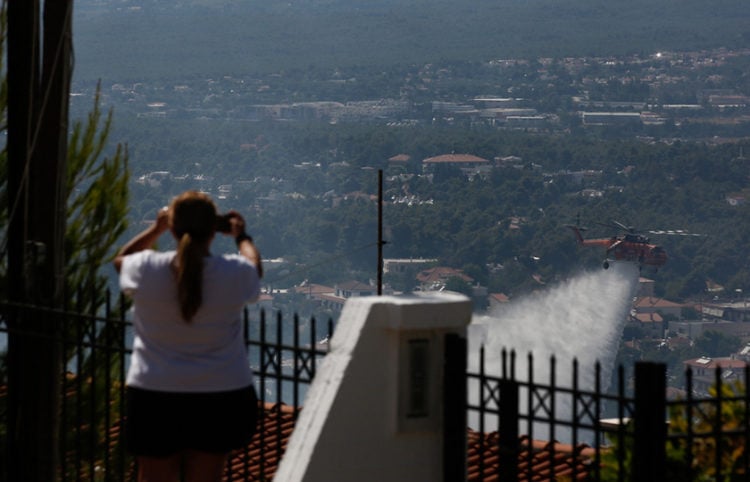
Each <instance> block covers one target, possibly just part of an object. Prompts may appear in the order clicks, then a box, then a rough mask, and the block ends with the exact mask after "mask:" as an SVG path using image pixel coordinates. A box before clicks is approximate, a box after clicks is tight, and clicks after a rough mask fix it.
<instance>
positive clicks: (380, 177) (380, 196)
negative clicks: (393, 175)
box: [378, 169, 385, 296]
mask: <svg viewBox="0 0 750 482" xmlns="http://www.w3.org/2000/svg"><path fill="white" fill-rule="evenodd" d="M384 244H385V242H384V241H383V170H382V169H378V296H380V295H382V294H383V245H384Z"/></svg>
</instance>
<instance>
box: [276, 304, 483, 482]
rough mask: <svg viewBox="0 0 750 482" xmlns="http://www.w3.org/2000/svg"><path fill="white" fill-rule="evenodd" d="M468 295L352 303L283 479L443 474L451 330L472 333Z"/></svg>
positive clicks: (429, 479)
mask: <svg viewBox="0 0 750 482" xmlns="http://www.w3.org/2000/svg"><path fill="white" fill-rule="evenodd" d="M471 311H472V310H471V302H470V301H469V299H468V298H466V297H465V296H463V295H458V294H446V293H431V294H426V295H421V296H409V297H391V296H382V297H367V298H352V299H349V300H347V302H346V304H345V305H344V309H343V311H342V313H341V316H340V318H339V322H338V325H337V327H336V332H335V333H334V336H333V338H332V339H331V342H330V352H329V354H328V355H327V356H326V357H325V359H324V360H323V363H322V364H321V367H320V369H319V371H318V372H317V374H316V376H315V380H314V382H313V384H312V386H311V387H310V390H309V391H308V394H307V398H306V399H305V402H304V408H303V409H302V412H301V415H300V418H299V420H298V421H297V424H296V426H295V429H294V432H293V433H292V437H291V439H290V441H289V446H288V448H287V451H286V453H285V455H284V458H283V460H282V462H281V465H280V467H279V470H278V471H277V473H276V476H275V477H274V480H281V481H284V482H303V481H304V482H313V481H321V482H323V481H325V482H330V481H337V482H346V481H358V482H368V481H373V482H375V481H378V482H382V481H389V482H397V481H404V482H406V481H409V482H419V481H424V482H437V481H441V480H442V442H443V439H442V434H443V430H442V417H443V412H442V388H443V387H442V375H443V368H442V357H443V344H444V343H443V341H444V335H445V334H447V333H457V334H459V335H461V336H463V337H465V335H466V326H467V325H468V324H469V322H470V321H471Z"/></svg>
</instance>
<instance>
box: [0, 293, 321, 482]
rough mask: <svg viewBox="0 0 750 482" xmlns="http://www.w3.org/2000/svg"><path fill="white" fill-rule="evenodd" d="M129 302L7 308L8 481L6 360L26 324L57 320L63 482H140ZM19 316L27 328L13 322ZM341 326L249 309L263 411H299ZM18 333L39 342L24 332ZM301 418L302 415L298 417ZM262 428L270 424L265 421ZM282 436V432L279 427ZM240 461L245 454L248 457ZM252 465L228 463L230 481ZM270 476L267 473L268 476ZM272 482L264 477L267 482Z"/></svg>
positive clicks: (1, 408)
mask: <svg viewBox="0 0 750 482" xmlns="http://www.w3.org/2000/svg"><path fill="white" fill-rule="evenodd" d="M125 306H126V305H125V303H124V302H123V300H122V299H120V300H119V301H118V302H117V303H116V304H112V303H110V298H109V297H107V302H106V303H105V305H104V306H103V307H102V308H101V309H99V310H98V311H97V312H96V313H82V312H81V311H82V310H80V309H75V308H74V309H72V310H63V311H57V310H50V309H46V308H43V307H39V306H27V305H18V304H10V303H0V356H2V358H1V359H0V480H9V478H8V477H9V476H8V475H7V474H6V470H7V467H8V465H9V464H8V460H7V457H8V454H9V452H10V451H9V450H8V444H9V430H8V393H7V386H8V385H7V382H8V380H7V378H8V370H9V369H10V367H8V366H7V363H6V360H5V354H6V352H7V347H8V341H9V340H8V338H9V335H10V334H11V331H12V330H18V328H17V327H18V326H23V323H22V322H23V321H24V320H30V319H34V318H35V317H40V316H41V317H49V316H50V315H52V316H53V317H54V318H55V319H56V320H58V321H59V322H60V324H61V327H60V330H58V331H57V333H58V334H59V335H60V339H61V343H60V346H61V349H60V356H61V360H60V363H61V366H62V367H63V370H62V373H61V374H60V377H61V379H60V381H59V385H58V386H59V387H60V392H61V393H60V397H59V401H60V434H61V435H60V437H59V457H58V460H59V464H60V466H61V469H60V474H59V478H60V480H62V481H87V480H92V481H93V480H97V481H124V480H134V479H135V474H136V469H135V466H134V461H133V460H132V458H131V457H129V456H128V455H127V454H126V453H125V451H124V449H123V447H122V437H121V427H122V418H121V414H122V408H123V404H124V399H125V371H126V367H127V364H128V358H129V357H130V354H131V347H132V339H133V332H132V324H131V322H130V321H129V320H128V317H127V316H126V310H125V308H124V307H125ZM11 317H15V318H17V319H18V320H20V321H21V323H11V322H9V318H11ZM332 332H333V322H332V321H331V320H328V322H327V323H325V324H323V326H322V327H321V326H319V325H318V323H317V322H316V320H315V318H310V319H308V320H300V318H299V317H298V316H296V315H295V316H294V317H293V318H292V319H291V320H285V319H283V318H282V316H281V314H278V316H275V317H267V316H266V314H265V312H263V311H261V310H245V313H244V334H245V341H246V344H247V347H248V356H249V361H250V364H251V366H252V367H253V369H254V372H255V374H256V389H257V391H258V398H259V400H260V402H261V410H262V409H263V406H265V404H266V403H270V404H276V405H281V404H284V405H290V406H292V407H299V406H300V405H301V401H302V400H303V398H304V395H305V393H306V388H307V387H308V386H309V384H310V382H311V381H312V378H313V377H314V375H315V371H316V367H317V363H318V360H319V359H320V358H321V357H322V356H324V355H325V354H326V352H327V340H328V339H329V338H330V336H331V334H332ZM15 334H20V335H23V336H34V334H32V333H24V332H23V331H22V330H21V331H20V332H19V331H16V332H15ZM294 416H295V417H296V412H295V414H294ZM261 423H266V420H265V419H264V418H263V417H261ZM279 430H280V428H279ZM273 432H274V430H273V427H261V431H260V434H261V435H262V434H265V433H273ZM258 445H259V446H260V447H261V448H264V447H272V450H273V451H274V453H268V452H267V451H265V450H260V452H259V453H257V454H254V456H253V460H252V464H254V465H258V466H260V467H261V469H262V468H263V466H264V465H266V461H265V458H266V457H268V458H271V459H273V460H276V461H277V460H279V459H280V458H281V453H279V451H280V450H281V448H280V446H279V445H278V444H264V443H262V441H261V443H259V444H258ZM240 458H242V457H241V454H240ZM244 460H245V466H244V467H237V466H236V465H231V464H228V466H227V472H226V479H227V480H236V479H238V477H237V474H233V473H232V471H242V472H249V469H248V467H247V464H249V463H251V457H249V456H246V457H244ZM262 473H264V471H262V470H261V474H262ZM252 480H265V478H264V477H263V476H262V475H261V476H260V478H259V479H252Z"/></svg>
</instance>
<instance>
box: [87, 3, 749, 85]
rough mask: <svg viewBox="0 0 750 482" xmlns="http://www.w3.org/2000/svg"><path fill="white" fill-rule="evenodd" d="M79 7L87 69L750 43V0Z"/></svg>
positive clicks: (226, 68)
mask: <svg viewBox="0 0 750 482" xmlns="http://www.w3.org/2000/svg"><path fill="white" fill-rule="evenodd" d="M75 14H76V17H75V19H74V31H75V35H74V40H75V47H76V69H75V76H76V78H77V79H79V80H96V79H103V80H105V81H131V82H132V81H143V80H157V79H165V78H190V77H193V76H201V77H206V76H208V77H211V76H221V75H248V74H250V75H253V74H263V73H268V72H282V71H289V70H295V69H300V70H303V71H304V70H306V69H308V68H318V69H325V70H329V69H335V68H343V69H350V68H352V67H355V66H364V67H372V68H377V67H387V68H389V69H390V68H392V67H393V66H395V65H409V64H413V63H418V64H424V63H429V62H457V61H488V60H490V59H505V58H538V57H556V58H560V57H569V56H575V57H582V56H598V55H623V54H631V53H642V52H655V51H659V50H699V49H707V48H716V47H727V48H737V47H746V46H748V45H749V44H750V33H749V32H748V29H747V25H748V24H749V23H750V18H749V17H750V9H748V8H747V2H746V1H745V0H720V1H711V2H707V1H703V0H613V1H608V2H602V1H598V0H566V1H560V0H530V1H523V2H518V1H508V0H502V1H498V0H475V1H471V2H463V1H455V0H398V1H397V0H306V1H291V2H289V1H271V2H269V1H265V0H249V1H229V0H213V1H209V0H204V1H198V0H195V1H191V0H184V1H175V2H161V1H158V0H127V1H114V0H97V1H93V0H82V1H81V2H77V3H76V8H75Z"/></svg>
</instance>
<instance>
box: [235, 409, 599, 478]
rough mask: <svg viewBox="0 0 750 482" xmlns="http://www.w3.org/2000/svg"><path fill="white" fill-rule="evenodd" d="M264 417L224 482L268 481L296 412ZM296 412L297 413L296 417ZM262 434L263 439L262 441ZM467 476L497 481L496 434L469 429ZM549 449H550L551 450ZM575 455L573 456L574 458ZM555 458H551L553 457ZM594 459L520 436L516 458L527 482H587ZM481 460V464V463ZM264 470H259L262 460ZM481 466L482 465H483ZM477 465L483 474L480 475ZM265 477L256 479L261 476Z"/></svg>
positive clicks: (588, 452)
mask: <svg viewBox="0 0 750 482" xmlns="http://www.w3.org/2000/svg"><path fill="white" fill-rule="evenodd" d="M263 413H264V416H263V419H262V420H261V422H260V423H259V430H258V433H257V434H256V435H255V437H254V438H253V441H252V443H251V444H250V445H249V446H248V447H247V449H246V450H245V451H237V452H235V453H234V454H233V455H232V457H231V458H230V466H231V472H230V474H231V476H226V477H225V479H224V480H225V481H226V482H245V481H248V480H271V478H272V477H273V475H274V474H275V473H276V469H277V467H278V464H279V462H280V460H281V457H282V455H283V453H284V450H286V447H287V443H288V441H289V437H290V436H291V435H292V429H293V428H294V422H295V420H296V416H295V411H294V409H292V408H291V407H290V406H288V405H273V404H269V403H267V404H266V405H265V410H264V412H263ZM298 414H299V411H297V415H298ZM261 433H264V434H265V436H264V437H263V438H262V440H263V444H262V445H261ZM467 446H468V452H467V474H468V478H467V480H468V481H472V482H493V481H496V480H498V476H497V469H498V459H499V455H498V452H499V448H498V434H497V432H492V433H488V434H481V433H479V432H475V431H473V430H471V429H469V431H468V434H467ZM550 448H552V449H553V450H552V451H550ZM529 451H531V453H529ZM574 454H576V455H575V456H574ZM553 455H554V456H553ZM593 457H594V449H592V448H590V447H588V446H586V445H579V446H578V447H576V448H575V450H574V448H573V446H571V445H567V444H561V443H557V442H554V443H553V446H552V447H550V444H549V442H542V441H536V440H532V441H531V443H529V439H528V437H521V453H520V454H519V458H518V467H519V471H520V473H521V474H524V473H525V471H526V470H528V467H529V465H528V464H529V460H531V474H532V477H531V478H526V477H522V479H523V480H528V481H542V480H551V478H550V476H551V474H552V467H554V473H555V476H556V477H558V479H556V480H560V479H559V477H568V478H569V479H564V480H573V479H570V477H572V475H573V467H574V466H575V473H576V478H575V480H586V478H587V477H588V475H589V470H590V466H591V462H592V460H593ZM482 459H484V461H483V462H481V460H482ZM262 460H264V462H263V464H264V465H263V467H261V461H262ZM482 463H483V465H482ZM480 465H481V466H482V467H483V473H482V474H480V473H479V470H480ZM261 472H262V473H263V475H264V476H265V477H266V478H265V479H261V478H259V476H260V473H261Z"/></svg>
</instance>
